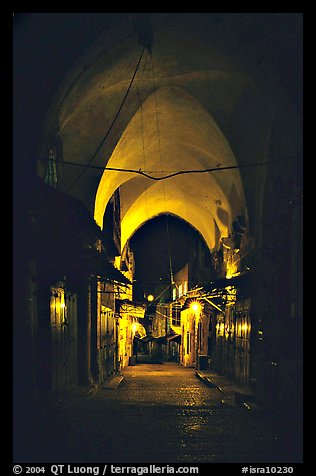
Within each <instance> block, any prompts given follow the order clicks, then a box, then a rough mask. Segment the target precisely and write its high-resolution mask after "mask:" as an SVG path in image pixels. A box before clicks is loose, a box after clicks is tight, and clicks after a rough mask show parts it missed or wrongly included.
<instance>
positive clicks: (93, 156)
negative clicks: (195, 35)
mask: <svg viewBox="0 0 316 476" xmlns="http://www.w3.org/2000/svg"><path fill="white" fill-rule="evenodd" d="M144 51H145V47H143V49H142V51H141V54H140V57H139V60H138V62H137V65H136V68H135V70H134V73H133V76H132V78H131V80H130V83H129V86H128V88H127V91H126V93H125V95H124V98H123V100H122V102H121V105H120V107H119V109H118V111H117V113H116V114H115V117H114V119H113V121H112V123H111V125H110V127H109V129H108V131H107V133H106V134H105V136H104V137H103V139H102V140H101V142H100V144H99V146H98V147H97V149H96V151H95V152H94V154H93V155H92V157H91V158H90V160H89V161H88V163H87V164H86V165H85V166H84V169H83V170H82V171H81V173H80V174H79V175H77V177H76V178H75V180H74V181H73V182H72V183H71V185H70V186H69V188H68V189H67V192H69V191H70V190H71V189H72V187H73V186H74V185H75V184H76V183H77V182H78V180H79V179H80V178H81V177H82V175H83V174H84V173H85V172H86V170H87V169H88V167H89V166H90V165H91V163H92V161H93V160H94V159H95V157H96V155H97V153H98V152H99V151H100V149H101V147H102V146H103V144H104V142H105V141H106V139H107V138H108V136H109V134H110V132H111V130H112V128H113V126H114V124H115V122H116V120H117V118H118V116H119V114H120V112H121V110H122V108H123V106H124V103H125V101H126V99H127V96H128V94H129V92H130V90H131V87H132V84H133V82H134V79H135V76H136V73H137V71H138V68H139V65H140V62H141V60H142V57H143V54H144Z"/></svg>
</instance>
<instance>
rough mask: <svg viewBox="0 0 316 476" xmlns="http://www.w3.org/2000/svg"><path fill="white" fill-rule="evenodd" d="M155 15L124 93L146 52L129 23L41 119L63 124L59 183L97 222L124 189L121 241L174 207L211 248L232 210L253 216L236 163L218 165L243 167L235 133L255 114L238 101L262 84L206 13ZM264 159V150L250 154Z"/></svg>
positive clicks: (258, 98)
mask: <svg viewBox="0 0 316 476" xmlns="http://www.w3.org/2000/svg"><path fill="white" fill-rule="evenodd" d="M155 15H156V17H155V18H154V19H153V23H154V24H153V31H154V41H153V50H152V56H151V55H150V54H149V52H148V51H147V50H145V51H144V53H143V56H142V57H141V61H140V64H139V67H138V70H137V73H136V75H135V78H134V80H133V82H132V85H131V87H130V90H129V92H128V95H127V97H126V100H125V101H123V98H124V96H125V94H126V92H127V91H128V88H129V85H130V84H131V78H132V75H133V72H134V71H135V67H136V65H137V62H138V60H139V58H140V55H141V51H142V46H141V45H140V44H139V42H138V41H137V36H136V35H135V33H134V32H133V30H132V29H131V26H130V25H128V24H127V25H126V29H124V28H121V29H120V28H119V27H116V30H115V31H112V32H108V33H107V34H106V35H105V37H104V39H103V40H102V41H100V43H99V45H98V46H96V47H95V48H94V49H92V50H91V51H89V52H87V53H86V55H85V57H84V58H81V60H80V61H79V62H78V64H77V66H76V67H74V68H73V70H72V72H70V73H69V74H68V76H67V77H66V79H65V82H64V84H63V85H62V87H61V88H60V91H59V92H58V94H57V95H56V97H55V101H54V104H53V105H52V107H51V110H50V113H49V115H48V118H47V121H46V126H45V127H46V131H49V130H52V129H55V130H56V129H57V130H58V133H59V134H60V137H61V140H62V143H63V160H64V161H65V164H64V165H62V166H60V167H61V168H62V174H61V178H60V181H59V187H61V188H62V189H64V190H66V191H68V192H69V193H71V194H73V195H75V196H77V197H78V198H80V199H82V200H83V201H84V203H85V204H86V205H87V207H88V208H90V210H91V211H92V212H93V214H94V217H95V220H96V222H97V223H98V224H99V225H100V226H101V227H102V224H103V215H104V212H105V209H106V206H107V204H108V202H109V200H110V199H111V197H112V196H113V193H114V192H115V190H117V189H119V190H120V203H121V236H122V249H123V247H124V245H125V244H126V242H127V241H128V240H129V239H130V238H131V236H132V235H133V234H134V233H135V231H136V230H137V229H138V228H139V227H140V226H141V225H142V224H144V223H145V222H146V221H148V220H149V219H151V218H152V217H154V216H157V215H159V214H162V213H170V214H173V215H175V216H178V217H180V218H182V219H183V220H185V221H186V222H188V223H190V224H191V225H192V226H193V227H194V228H195V229H196V230H198V231H199V232H200V233H201V235H202V236H203V238H204V240H205V242H206V243H207V245H208V246H209V248H210V250H212V249H214V248H216V247H217V246H218V243H219V240H220V238H221V237H225V236H227V235H228V234H229V233H230V229H231V224H232V221H233V220H234V219H235V218H236V216H238V215H243V216H244V217H245V218H246V220H247V219H248V206H249V203H248V204H247V203H246V199H245V196H246V195H245V191H244V185H243V180H242V178H241V174H240V171H239V169H237V168H236V169H229V170H219V169H220V168H222V167H230V166H236V165H238V161H239V160H240V158H237V157H236V155H235V154H234V152H233V147H232V145H231V138H230V136H232V137H233V136H234V137H236V136H237V135H239V136H240V137H241V139H242V140H244V142H245V141H246V140H247V134H248V132H249V131H248V130H247V127H250V126H247V123H250V122H251V121H249V117H247V114H248V116H250V114H251V112H252V111H251V108H250V111H247V110H246V109H245V111H242V112H240V110H241V109H240V108H241V106H240V105H241V104H242V103H243V102H245V100H244V98H245V97H248V98H249V101H252V105H254V107H255V106H256V102H258V104H260V108H261V110H262V109H263V108H262V103H263V101H262V92H261V91H260V88H257V87H255V86H254V83H253V79H250V77H249V75H248V74H246V73H245V72H244V70H243V69H242V68H241V67H240V66H238V65H237V64H235V63H234V62H233V61H232V59H231V58H229V57H228V56H227V55H225V54H224V53H223V50H221V49H220V48H217V47H215V43H216V42H215V39H214V41H212V35H211V32H210V31H209V27H208V25H207V24H206V23H205V24H204V23H203V20H201V16H199V17H197V16H194V14H180V15H184V16H183V17H182V18H181V20H180V21H179V19H176V17H172V15H171V17H168V16H167V17H163V14H161V15H162V17H160V14H154V16H155ZM195 15H198V14H195ZM176 20H177V21H176ZM249 91H250V92H249ZM122 101H123V103H122ZM122 104H123V106H122ZM121 106H122V107H121ZM120 107H121V110H120ZM252 109H253V108H252ZM119 110H120V113H119V114H118V115H117V112H118V111H119ZM265 111H266V112H265V114H261V119H262V118H263V119H262V120H261V128H260V130H259V131H260V132H257V134H258V137H256V147H258V150H259V148H260V147H261V142H260V133H262V136H264V135H265V134H267V132H266V131H267V130H268V127H269V126H270V122H271V121H270V119H271V111H270V106H269V105H268V104H267V105H266V106H265ZM116 115H117V117H116ZM115 117H116V119H115V121H114V123H113V119H114V118H115ZM240 117H242V119H243V121H240V120H238V118H240ZM236 118H237V119H236ZM244 118H246V119H244ZM247 121H248V122H247ZM56 124H57V126H56ZM242 127H243V128H244V129H243V130H242ZM109 131H110V133H108V132H109ZM261 131H262V132H261ZM248 136H249V134H248ZM104 139H106V140H104ZM253 142H254V141H253ZM96 151H98V152H97V153H96ZM262 158H263V157H262V153H261V151H260V150H259V152H258V154H257V156H255V155H253V156H252V157H251V159H252V161H254V160H258V161H259V160H262ZM92 159H93V160H92ZM67 162H75V163H78V164H82V165H85V164H88V163H91V165H94V166H99V167H100V168H101V167H105V166H107V167H111V168H112V167H113V168H120V169H133V170H136V171H144V172H146V173H148V174H149V175H151V176H153V177H163V176H165V175H168V174H169V173H173V172H176V171H180V170H181V171H183V170H204V169H209V168H215V169H216V168H217V169H218V170H215V171H213V172H206V173H189V174H182V175H177V176H175V177H172V178H168V179H165V180H160V181H155V180H152V179H150V178H146V177H144V176H141V175H140V174H139V173H136V172H135V173H134V172H124V171H121V172H119V171H112V170H111V171H109V170H105V171H103V170H101V169H92V168H87V169H86V170H84V173H81V172H82V169H80V168H76V167H72V166H70V165H67ZM80 173H81V175H80V177H79V178H78V177H77V180H76V176H78V174H80ZM74 179H75V180H74ZM254 187H255V184H254Z"/></svg>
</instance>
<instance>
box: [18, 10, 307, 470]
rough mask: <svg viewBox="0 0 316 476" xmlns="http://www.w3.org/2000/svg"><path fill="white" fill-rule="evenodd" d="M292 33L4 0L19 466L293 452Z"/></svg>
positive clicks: (194, 17) (299, 370)
mask: <svg viewBox="0 0 316 476" xmlns="http://www.w3.org/2000/svg"><path fill="white" fill-rule="evenodd" d="M11 20H12V18H11ZM302 33H303V13H300V12H297V13H288V12H283V13H282V12H281V13H264V12H263V13H256V12H253V13H251V12H250V13H243V12H241V13H238V12H237V13H234V12H231V13H216V12H215V13H214V12H213V13H172V12H171V13H168V12H166V13H141V12H140V13H138V12H136V13H124V12H121V13H84V12H83V13H71V12H70V13H19V12H18V13H15V12H13V53H14V54H13V56H14V58H13V60H14V61H13V72H14V91H13V96H14V97H13V116H14V124H13V127H14V153H13V158H12V160H13V169H14V183H13V190H14V200H13V201H14V210H13V230H14V233H13V276H14V279H13V283H12V288H13V293H14V299H13V318H12V321H13V324H12V330H13V339H12V346H13V447H14V451H13V461H14V464H15V463H16V464H17V465H18V468H20V466H19V465H20V463H21V464H23V463H26V462H28V463H45V462H46V463H53V462H56V464H57V463H72V462H73V463H75V462H80V463H82V464H84V463H88V462H90V463H96V464H97V463H101V462H102V463H109V464H111V463H119V464H121V463H135V464H137V463H149V464H150V463H153V464H155V463H170V464H172V463H179V464H180V463H187V462H188V463H196V464H199V463H201V464H202V463H261V462H266V463H267V464H268V463H270V464H273V463H277V462H278V463H284V464H288V463H293V464H294V463H302V462H303V431H302V427H303V322H304V316H303V127H302V126H303V121H302V111H303V107H302V106H303V101H302V99H303V94H302V93H303V91H302V89H303V88H302V76H303V75H302V72H303V68H302V56H303V55H302V53H303V34H302ZM21 467H22V466H21ZM13 468H14V466H13ZM17 474H18V473H17ZM55 476H57V475H55Z"/></svg>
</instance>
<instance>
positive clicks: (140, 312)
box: [116, 299, 146, 318]
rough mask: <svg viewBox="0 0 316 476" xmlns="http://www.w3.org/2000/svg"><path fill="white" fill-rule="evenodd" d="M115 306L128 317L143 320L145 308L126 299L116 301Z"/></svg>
mask: <svg viewBox="0 0 316 476" xmlns="http://www.w3.org/2000/svg"><path fill="white" fill-rule="evenodd" d="M116 304H117V305H118V306H119V308H120V311H121V312H126V314H128V315H129V316H132V317H137V318H143V317H144V316H145V310H146V306H145V305H144V304H139V303H137V302H135V301H129V300H128V299H117V300H116Z"/></svg>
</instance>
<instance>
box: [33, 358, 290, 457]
mask: <svg viewBox="0 0 316 476" xmlns="http://www.w3.org/2000/svg"><path fill="white" fill-rule="evenodd" d="M122 376H124V379H123V380H122V381H121V383H120V384H119V385H118V386H117V387H115V386H114V387H112V388H100V390H99V391H98V392H97V393H95V394H94V395H92V396H89V397H87V396H86V397H82V398H80V399H79V398H78V399H73V401H72V402H71V403H68V404H67V405H64V406H61V407H60V408H59V409H58V411H55V412H54V413H53V414H52V415H51V416H50V418H49V419H48V420H50V421H46V424H45V430H44V431H42V432H41V436H40V438H39V442H38V445H37V450H36V452H35V453H36V454H35V455H32V456H31V459H32V461H33V462H35V461H36V462H58V463H93V462H94V463H170V464H171V463H246V462H247V463H261V462H267V463H268V462H272V463H275V462H291V461H290V458H289V456H290V455H289V454H288V453H287V448H286V445H285V444H284V442H282V438H281V437H280V435H279V434H278V430H277V429H276V428H274V426H273V422H271V421H269V419H266V418H263V417H262V416H260V415H257V414H251V413H249V412H247V411H245V410H244V409H243V408H241V407H239V406H236V405H235V404H234V403H232V402H229V403H225V402H224V403H223V402H222V399H223V395H222V394H221V392H219V391H218V389H216V388H209V387H207V386H206V385H205V384H204V383H202V382H201V381H200V380H199V379H198V378H197V377H196V376H195V370H194V369H189V368H184V367H181V366H179V365H178V364H173V363H164V364H138V365H136V366H131V367H127V368H126V369H124V370H123V372H122ZM34 458H35V459H34Z"/></svg>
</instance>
